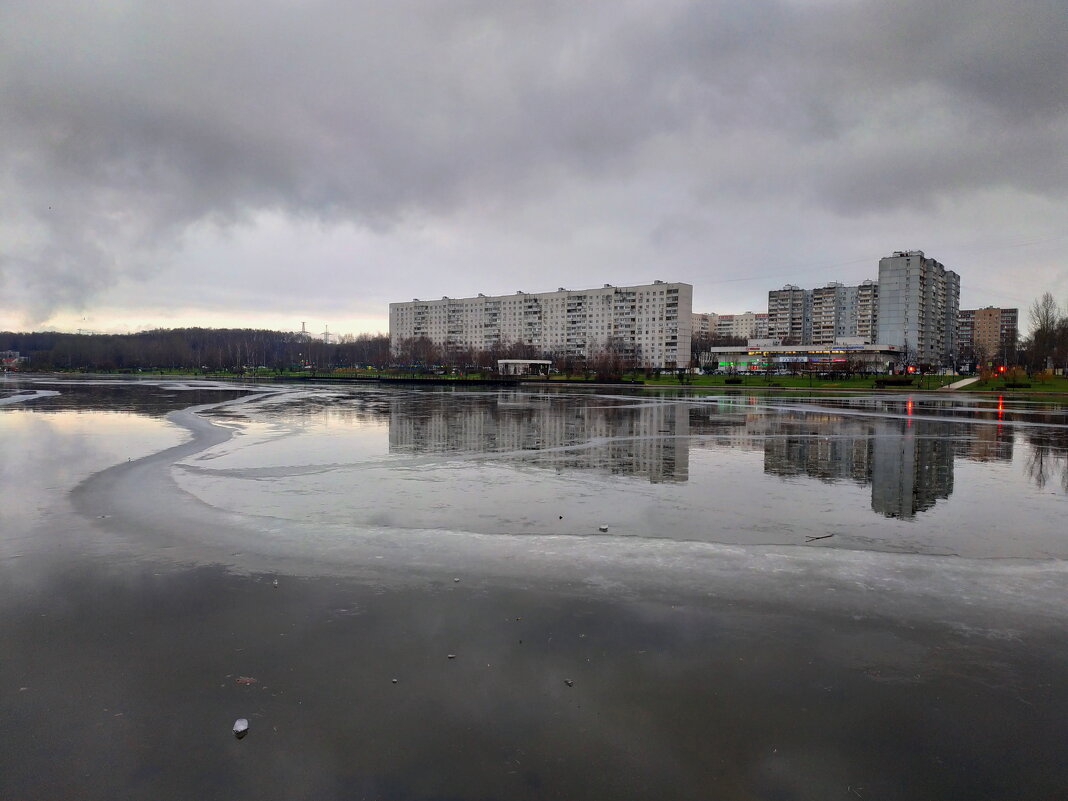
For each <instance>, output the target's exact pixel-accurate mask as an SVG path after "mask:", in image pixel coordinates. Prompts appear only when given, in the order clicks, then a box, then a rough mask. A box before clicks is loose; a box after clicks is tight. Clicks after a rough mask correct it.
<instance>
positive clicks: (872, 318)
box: [856, 279, 879, 344]
mask: <svg viewBox="0 0 1068 801" xmlns="http://www.w3.org/2000/svg"><path fill="white" fill-rule="evenodd" d="M878 335H879V282H878V281H872V280H871V279H868V280H867V281H861V282H860V284H859V285H858V286H857V330H856V336H858V337H860V338H861V339H862V340H864V341H865V342H867V343H869V344H872V343H874V342H875V341H876V337H877V336H878Z"/></svg>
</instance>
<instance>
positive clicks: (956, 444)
mask: <svg viewBox="0 0 1068 801" xmlns="http://www.w3.org/2000/svg"><path fill="white" fill-rule="evenodd" d="M0 444H2V447H3V455H2V457H0V469H2V475H3V481H4V484H3V486H4V488H5V494H6V495H7V502H6V503H5V504H4V507H3V510H2V512H0V515H2V516H0V521H2V523H3V526H2V529H0V581H2V584H0V612H2V613H3V615H2V617H3V622H2V623H0V637H2V640H0V645H3V652H4V653H5V654H14V656H13V657H12V658H7V659H4V660H3V661H0V682H2V684H0V712H2V715H0V753H2V754H3V756H0V797H15V798H53V797H58V796H64V795H66V796H68V797H74V796H77V797H82V798H96V797H99V798H108V797H115V796H116V795H139V794H141V792H142V791H143V792H145V793H146V794H148V793H151V794H153V795H154V796H155V797H193V796H200V797H221V796H224V795H229V794H230V793H231V792H233V793H237V792H242V793H244V792H247V791H250V790H252V791H256V790H258V791H259V793H260V794H266V797H281V796H282V795H284V796H285V797H319V798H323V797H326V798H333V797H338V798H348V797H360V796H361V794H366V795H367V797H383V798H489V797H502V798H504V797H507V798H546V797H560V798H605V797H615V798H624V797H634V798H647V797H663V798H704V797H710V796H711V797H730V798H769V799H771V798H813V799H816V798H820V799H823V798H857V797H862V798H901V799H905V798H910V799H911V798H928V797H930V798H950V797H961V798H964V797H967V798H1010V797H1053V790H1054V789H1055V788H1056V789H1061V788H1063V787H1064V786H1068V767H1066V766H1065V765H1064V763H1063V760H1061V759H1060V758H1059V757H1057V756H1055V755H1056V754H1058V753H1059V752H1060V745H1059V744H1058V743H1063V741H1064V739H1065V735H1066V734H1068V722H1066V721H1068V714H1066V713H1068V692H1066V691H1065V689H1064V688H1063V686H1062V685H1061V683H1060V682H1059V679H1058V678H1057V677H1058V676H1059V675H1063V671H1064V669H1065V668H1066V667H1068V644H1066V642H1065V640H1064V636H1063V631H1064V626H1065V624H1066V623H1068V602H1066V600H1065V599H1066V598H1068V536H1066V533H1065V532H1066V530H1068V526H1065V524H1064V518H1065V512H1066V511H1068V503H1066V502H1068V408H1066V407H1065V406H1064V405H1063V404H1060V403H1045V402H1014V401H1011V400H1008V399H1005V400H1002V399H999V398H991V397H979V396H972V395H967V394H963V393H954V394H946V393H940V394H923V395H921V394H916V395H878V396H870V395H857V396H849V397H845V396H831V395H826V394H812V395H806V394H789V395H757V394H748V393H745V392H731V393H726V394H718V395H713V394H707V395H706V394H677V393H671V392H645V393H642V392H631V391H626V392H624V391H614V390H605V389H602V390H589V391H560V390H556V391H551V392H549V391H546V392H539V391H519V390H503V391H498V390H493V391H471V390H466V391H460V390H453V389H451V388H425V389H421V388H393V387H386V388H382V387H378V386H373V385H371V386H359V387H355V388H352V387H347V386H344V387H343V386H324V387H299V388H294V387H292V386H285V385H282V386H263V385H257V386H254V387H236V386H233V385H213V384H208V383H182V382H166V381H163V382H128V383H124V382H108V381H102V382H91V381H71V382H61V381H43V380H42V381H34V382H21V383H20V382H16V381H14V380H12V379H10V378H7V379H5V380H4V381H3V382H2V383H0ZM605 528H606V530H604V531H602V529H605ZM455 579H459V581H455ZM275 580H277V581H278V586H277V587H275V586H274V583H273V582H274V581H275ZM448 653H454V654H455V656H456V659H451V660H450V659H447V658H446V657H447V654H448ZM246 678H254V679H255V681H253V682H241V683H238V679H246ZM394 678H396V679H398V681H397V683H396V684H394V683H393V681H392V680H393V679H394ZM164 679H165V680H164ZM565 679H566V680H567V681H569V682H571V684H570V685H569V684H567V683H565ZM237 717H246V718H249V720H250V723H251V730H250V735H249V737H248V738H246V739H245V740H242V741H240V742H237V741H236V740H234V739H233V737H232V735H230V734H229V727H230V725H231V724H232V722H233V719H235V718H237ZM166 755H170V761H168V760H167V759H166V758H165V757H166ZM290 761H291V762H292V764H288V763H289V762H290ZM193 764H196V765H198V766H199V767H198V769H197V770H195V771H194V770H191V769H190V766H191V765H193ZM105 766H106V767H105ZM183 766H184V768H183ZM280 788H285V792H283V791H282V789H280Z"/></svg>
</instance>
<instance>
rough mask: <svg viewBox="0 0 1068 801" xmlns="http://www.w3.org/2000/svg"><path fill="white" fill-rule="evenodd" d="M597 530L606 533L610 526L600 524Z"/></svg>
mask: <svg viewBox="0 0 1068 801" xmlns="http://www.w3.org/2000/svg"><path fill="white" fill-rule="evenodd" d="M597 530H598V531H600V532H602V533H604V532H605V531H608V526H598V527H597Z"/></svg>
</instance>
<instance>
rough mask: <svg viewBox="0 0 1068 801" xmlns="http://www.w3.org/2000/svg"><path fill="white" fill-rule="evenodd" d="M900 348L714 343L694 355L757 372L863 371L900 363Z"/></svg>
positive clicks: (710, 363)
mask: <svg viewBox="0 0 1068 801" xmlns="http://www.w3.org/2000/svg"><path fill="white" fill-rule="evenodd" d="M902 357H903V353H902V349H901V348H899V347H897V346H895V345H870V344H865V343H860V342H856V341H850V342H839V343H836V344H833V345H780V344H769V343H767V342H762V343H756V342H753V343H750V344H749V345H737V346H733V347H716V348H712V349H711V350H709V351H706V352H704V353H702V354H700V356H699V357H698V363H699V364H700V366H701V367H702V368H704V369H706V370H716V371H726V372H736V373H758V372H766V371H769V370H770V371H773V372H779V371H782V372H830V371H839V370H846V369H851V370H853V371H862V372H866V373H889V372H891V371H893V370H896V369H899V368H901V367H903V364H902Z"/></svg>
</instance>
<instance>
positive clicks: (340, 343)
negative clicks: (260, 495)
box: [0, 292, 1068, 376]
mask: <svg viewBox="0 0 1068 801" xmlns="http://www.w3.org/2000/svg"><path fill="white" fill-rule="evenodd" d="M1029 312H1030V322H1031V333H1030V335H1029V336H1028V337H1027V338H1025V339H1024V340H1023V341H1022V342H1021V343H1020V346H1019V348H1018V349H1017V351H1016V361H1017V362H1018V364H1019V365H1021V366H1024V367H1026V368H1027V369H1028V370H1029V371H1038V370H1043V369H1045V368H1046V367H1050V366H1051V367H1062V368H1068V307H1062V306H1061V305H1060V304H1058V303H1057V301H1056V299H1055V298H1054V297H1053V295H1052V294H1051V293H1050V292H1045V293H1044V294H1043V295H1042V296H1041V297H1039V298H1038V299H1036V300H1035V301H1034V303H1032V304H1031V307H1030V309H1029ZM744 344H745V340H738V339H732V338H722V337H716V336H714V335H712V336H710V335H709V334H697V335H694V337H693V339H692V342H691V346H692V347H691V353H692V356H693V358H692V360H691V364H690V365H689V366H696V359H697V357H698V354H701V353H704V352H707V351H708V350H709V349H710V348H711V347H714V346H721V345H744ZM3 350H10V351H17V352H19V354H20V355H22V356H24V357H26V360H27V361H26V366H27V367H29V368H30V369H36V370H65V369H66V370H76V369H80V370H86V369H88V370H105V371H107V370H160V369H181V370H208V371H220V370H231V371H241V370H245V369H255V368H267V369H271V370H292V369H304V368H311V369H319V370H332V369H338V368H355V367H375V368H385V367H390V366H403V367H411V366H423V367H430V366H440V367H446V368H461V369H467V368H477V369H485V370H493V369H495V368H496V366H497V360H498V359H541V358H550V359H552V360H553V361H554V366H555V367H556V368H557V369H559V370H561V372H565V373H568V374H572V373H582V372H591V371H592V372H596V373H597V374H599V375H606V376H611V375H621V374H622V373H624V372H628V371H631V370H636V369H643V368H644V367H645V366H646V365H644V364H643V359H642V357H641V354H640V353H634V352H626V351H625V349H623V348H621V347H618V346H613V345H612V343H609V344H608V345H607V346H606V347H605V348H603V349H602V350H601V351H599V352H598V353H596V354H593V355H591V356H590V357H589V358H585V359H584V358H583V357H581V356H577V355H575V354H568V353H554V352H545V351H544V350H543V349H541V348H540V347H538V346H536V345H531V344H526V343H522V342H512V343H498V344H496V345H494V346H493V347H490V348H486V349H475V348H467V349H456V348H445V347H442V346H441V345H438V344H435V343H434V342H432V341H431V340H430V339H428V338H426V337H419V338H412V339H407V340H403V341H402V342H400V343H399V348H398V351H397V352H396V353H392V352H391V350H390V340H389V336H388V335H386V334H358V335H355V336H354V335H351V334H347V335H343V336H341V337H339V338H338V340H337V341H336V342H324V341H322V340H320V339H315V338H313V337H310V336H308V335H307V334H304V333H301V332H289V331H271V330H266V329H247V328H240V329H239V328H170V329H155V330H151V331H141V332H138V333H133V334H71V333H62V332H53V331H44V332H33V333H15V332H10V331H8V332H0V351H3ZM680 366H686V365H680Z"/></svg>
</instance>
